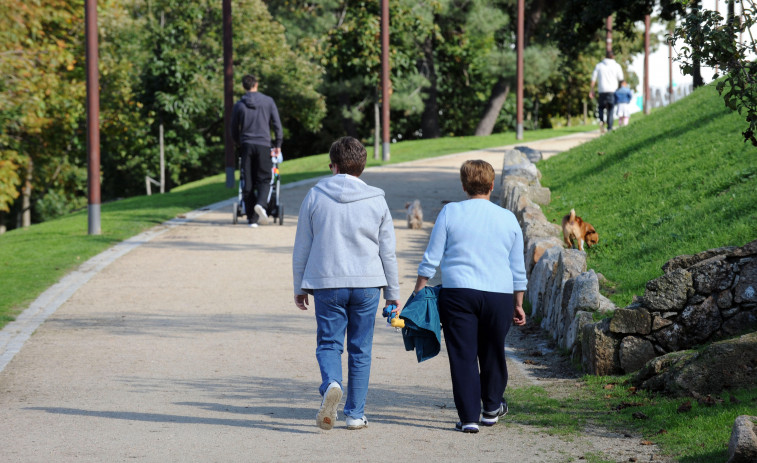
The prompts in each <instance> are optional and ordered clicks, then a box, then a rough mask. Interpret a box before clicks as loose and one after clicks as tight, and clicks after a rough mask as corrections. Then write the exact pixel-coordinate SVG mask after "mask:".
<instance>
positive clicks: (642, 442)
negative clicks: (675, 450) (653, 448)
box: [641, 440, 654, 445]
mask: <svg viewBox="0 0 757 463" xmlns="http://www.w3.org/2000/svg"><path fill="white" fill-rule="evenodd" d="M641 445H654V442H652V441H651V440H643V441H641Z"/></svg>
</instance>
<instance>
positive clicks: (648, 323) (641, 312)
mask: <svg viewBox="0 0 757 463" xmlns="http://www.w3.org/2000/svg"><path fill="white" fill-rule="evenodd" d="M610 331H612V332H613V333H628V334H631V333H637V334H649V333H650V332H651V331H652V316H651V315H650V314H649V311H648V310H646V309H644V308H640V307H639V308H625V309H618V310H616V311H615V314H614V316H613V317H612V321H611V322H610Z"/></svg>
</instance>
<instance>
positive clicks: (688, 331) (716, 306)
mask: <svg viewBox="0 0 757 463" xmlns="http://www.w3.org/2000/svg"><path fill="white" fill-rule="evenodd" d="M540 158H541V156H540V154H539V153H538V152H537V153H535V152H533V151H528V150H525V149H522V148H516V149H514V150H510V151H508V152H506V153H505V160H504V167H503V171H502V185H501V191H502V193H501V196H500V205H501V206H503V207H505V208H507V209H509V210H511V211H512V212H513V213H515V215H516V217H517V218H518V221H519V222H520V224H521V228H522V229H523V238H524V244H525V249H524V252H525V257H526V271H527V273H528V279H529V282H528V290H527V291H526V299H527V300H528V301H529V303H530V305H531V310H532V316H533V317H538V318H541V327H542V328H543V329H544V330H546V331H547V332H548V333H549V334H550V336H552V338H553V339H555V341H556V342H557V345H558V346H559V347H560V348H562V349H565V350H566V351H568V352H571V354H572V355H573V357H574V359H575V360H577V361H578V360H580V362H581V364H582V366H583V368H584V370H585V371H586V372H588V373H592V374H598V375H607V374H618V373H624V372H626V373H627V372H632V371H636V370H638V369H639V368H641V367H642V366H644V364H645V363H646V362H647V361H649V360H651V359H653V358H655V357H658V356H660V355H664V354H666V353H669V352H674V351H678V350H682V349H689V348H691V347H694V346H697V345H701V344H704V343H708V342H711V341H715V340H718V339H722V338H725V337H729V336H732V335H735V334H738V333H740V332H745V331H754V330H757V294H756V292H757V241H753V242H751V243H749V244H747V245H745V246H743V247H741V248H736V247H727V248H720V249H713V250H709V251H704V252H701V253H699V254H696V255H693V256H679V257H676V258H674V259H672V260H670V261H669V262H668V263H666V264H665V265H664V266H663V272H664V274H663V275H662V276H661V277H659V278H656V279H654V280H652V281H650V282H648V283H647V286H646V292H645V294H644V296H643V297H641V298H636V299H635V300H634V301H633V302H632V303H631V305H629V306H628V307H625V308H617V307H615V306H614V305H613V304H612V302H610V301H609V300H608V299H607V298H605V297H604V296H602V295H601V294H600V292H599V281H600V279H601V278H602V276H601V275H598V274H596V273H595V272H594V271H593V270H589V271H587V269H586V253H584V252H582V251H578V250H574V249H566V248H565V247H564V244H563V241H562V230H561V228H560V226H558V225H556V224H553V223H550V222H549V221H548V220H547V218H546V217H545V216H544V213H543V212H542V210H541V207H540V204H541V205H543V204H548V203H549V201H550V193H549V189H547V188H544V187H542V186H541V184H540V178H541V174H540V172H539V171H538V169H536V166H535V165H534V164H533V163H534V162H537V161H538V160H540ZM567 212H568V211H566V213H567ZM600 235H601V231H600ZM607 311H614V315H613V317H612V318H610V319H604V320H602V321H600V322H594V321H593V318H594V313H597V312H600V313H601V312H607Z"/></svg>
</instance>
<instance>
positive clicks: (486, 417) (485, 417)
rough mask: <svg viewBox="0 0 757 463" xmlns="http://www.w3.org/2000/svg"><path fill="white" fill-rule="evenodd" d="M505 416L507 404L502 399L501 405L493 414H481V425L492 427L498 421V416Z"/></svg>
mask: <svg viewBox="0 0 757 463" xmlns="http://www.w3.org/2000/svg"><path fill="white" fill-rule="evenodd" d="M505 415H507V402H506V401H505V399H502V403H501V404H499V409H497V410H495V411H493V412H483V413H482V414H481V424H483V425H484V426H494V425H495V424H497V421H499V417H500V416H505Z"/></svg>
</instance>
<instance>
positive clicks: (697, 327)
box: [678, 296, 723, 347]
mask: <svg viewBox="0 0 757 463" xmlns="http://www.w3.org/2000/svg"><path fill="white" fill-rule="evenodd" d="M678 322H679V323H680V324H681V325H682V326H683V328H684V330H685V331H686V338H687V340H686V343H685V347H689V346H695V345H697V344H699V343H702V342H704V341H706V340H707V339H709V338H710V336H712V335H713V334H714V333H715V332H716V331H718V329H719V328H720V325H721V324H722V322H723V320H722V318H721V316H720V310H719V309H718V305H717V302H716V301H715V299H714V298H713V297H712V296H710V297H708V298H707V299H705V300H704V301H703V302H702V303H700V304H696V305H688V306H686V308H685V309H683V312H681V315H680V316H679V317H678Z"/></svg>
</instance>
